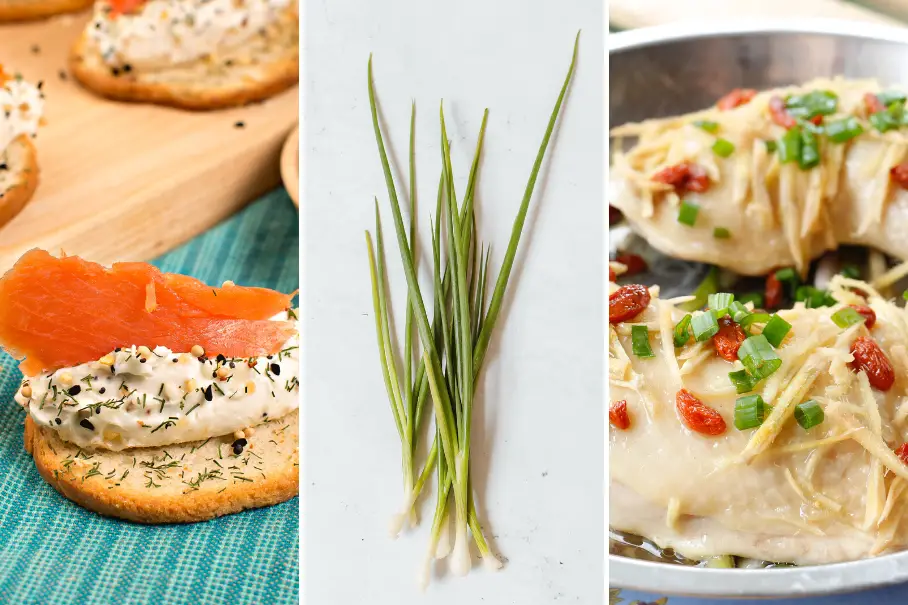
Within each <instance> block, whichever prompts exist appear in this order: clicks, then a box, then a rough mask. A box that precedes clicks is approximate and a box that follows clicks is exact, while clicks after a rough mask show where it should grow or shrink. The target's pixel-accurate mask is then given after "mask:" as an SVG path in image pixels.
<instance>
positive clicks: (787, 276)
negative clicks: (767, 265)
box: [776, 267, 798, 282]
mask: <svg viewBox="0 0 908 605" xmlns="http://www.w3.org/2000/svg"><path fill="white" fill-rule="evenodd" d="M797 277H798V274H797V273H795V270H794V269H792V268H791V267H785V268H784V269H779V270H778V271H776V279H777V280H779V281H781V282H787V281H792V280H795V279H797Z"/></svg>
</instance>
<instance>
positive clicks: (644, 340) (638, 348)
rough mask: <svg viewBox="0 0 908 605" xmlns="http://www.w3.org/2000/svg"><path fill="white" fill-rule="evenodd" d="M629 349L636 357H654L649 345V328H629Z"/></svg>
mask: <svg viewBox="0 0 908 605" xmlns="http://www.w3.org/2000/svg"><path fill="white" fill-rule="evenodd" d="M631 349H632V350H633V351H634V355H636V356H637V357H655V353H653V349H652V347H650V345H649V328H647V327H646V326H631Z"/></svg>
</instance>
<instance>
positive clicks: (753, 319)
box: [738, 313, 772, 328]
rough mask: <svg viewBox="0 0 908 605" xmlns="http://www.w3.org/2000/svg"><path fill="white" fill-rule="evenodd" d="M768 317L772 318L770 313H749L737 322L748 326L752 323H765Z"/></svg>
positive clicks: (745, 326)
mask: <svg viewBox="0 0 908 605" xmlns="http://www.w3.org/2000/svg"><path fill="white" fill-rule="evenodd" d="M770 319H772V315H770V314H769V313H751V314H750V315H747V316H745V317H744V318H743V319H741V321H739V322H738V323H739V324H741V326H742V327H744V328H749V327H750V326H752V325H753V324H765V323H766V322H768V321H769V320H770Z"/></svg>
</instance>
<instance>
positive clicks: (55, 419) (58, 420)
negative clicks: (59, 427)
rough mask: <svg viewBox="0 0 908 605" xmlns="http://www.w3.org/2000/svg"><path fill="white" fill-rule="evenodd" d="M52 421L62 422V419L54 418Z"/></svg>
mask: <svg viewBox="0 0 908 605" xmlns="http://www.w3.org/2000/svg"><path fill="white" fill-rule="evenodd" d="M54 422H56V423H57V424H63V421H62V420H60V419H59V418H54Z"/></svg>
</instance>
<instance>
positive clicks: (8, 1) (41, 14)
mask: <svg viewBox="0 0 908 605" xmlns="http://www.w3.org/2000/svg"><path fill="white" fill-rule="evenodd" d="M92 1H93V0H40V1H37V0H0V23H2V22H6V21H32V20H35V19H46V18H47V17H52V16H53V15H59V14H61V13H74V12H76V11H80V10H83V9H86V8H88V7H90V6H91V5H92Z"/></svg>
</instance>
